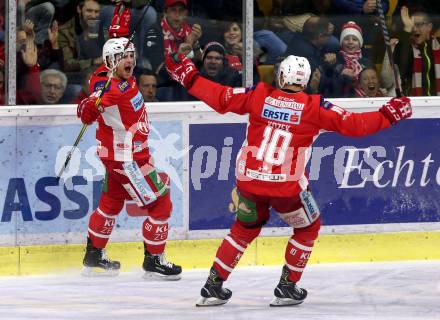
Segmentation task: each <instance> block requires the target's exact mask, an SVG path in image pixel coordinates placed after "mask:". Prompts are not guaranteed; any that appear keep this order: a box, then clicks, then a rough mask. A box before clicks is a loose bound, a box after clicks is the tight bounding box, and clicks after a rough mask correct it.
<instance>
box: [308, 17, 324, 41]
mask: <svg viewBox="0 0 440 320" xmlns="http://www.w3.org/2000/svg"><path fill="white" fill-rule="evenodd" d="M328 25H329V20H328V19H327V18H324V17H316V16H312V17H310V18H308V19H307V20H306V22H305V23H304V26H303V30H302V34H303V35H304V37H306V38H307V39H316V38H317V37H318V36H320V35H321V34H327V33H328Z"/></svg>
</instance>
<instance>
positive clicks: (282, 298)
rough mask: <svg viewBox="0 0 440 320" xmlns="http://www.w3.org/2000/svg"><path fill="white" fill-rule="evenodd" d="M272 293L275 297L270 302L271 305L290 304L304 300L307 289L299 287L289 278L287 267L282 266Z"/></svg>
mask: <svg viewBox="0 0 440 320" xmlns="http://www.w3.org/2000/svg"><path fill="white" fill-rule="evenodd" d="M274 294H275V298H273V299H272V301H271V302H270V306H271V307H282V306H292V305H297V304H300V303H302V302H303V301H304V299H305V298H306V297H307V290H305V289H302V288H299V287H298V286H297V285H296V283H295V282H293V281H291V280H289V269H288V268H287V267H286V266H284V267H283V271H282V273H281V278H280V282H279V283H278V285H277V287H276V288H275V290H274Z"/></svg>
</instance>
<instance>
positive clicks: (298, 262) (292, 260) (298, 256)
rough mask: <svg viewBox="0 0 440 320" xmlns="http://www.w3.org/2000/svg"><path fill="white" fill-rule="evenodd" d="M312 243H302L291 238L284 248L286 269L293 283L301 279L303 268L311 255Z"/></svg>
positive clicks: (293, 237) (302, 241)
mask: <svg viewBox="0 0 440 320" xmlns="http://www.w3.org/2000/svg"><path fill="white" fill-rule="evenodd" d="M312 249H313V241H310V240H309V241H304V240H300V239H298V238H296V237H295V236H292V237H291V238H290V239H289V242H288V243H287V247H286V254H285V258H286V267H287V268H288V269H289V271H290V275H289V279H290V280H291V281H293V282H294V283H296V282H298V281H299V280H300V279H301V276H302V273H303V271H304V268H305V267H306V265H307V262H308V261H309V258H310V255H311V254H312Z"/></svg>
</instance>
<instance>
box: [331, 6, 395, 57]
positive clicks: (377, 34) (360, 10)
mask: <svg viewBox="0 0 440 320" xmlns="http://www.w3.org/2000/svg"><path fill="white" fill-rule="evenodd" d="M381 4H382V8H383V11H384V13H385V14H386V13H387V12H388V9H389V7H390V6H389V0H381ZM377 12H378V6H377V0H350V1H347V0H332V6H331V8H330V11H329V14H330V15H331V19H332V22H333V23H334V24H335V27H336V30H337V32H339V31H341V30H342V27H343V25H344V24H345V22H346V21H350V20H352V21H356V23H357V24H358V25H359V26H360V27H361V29H362V30H364V31H365V33H364V35H363V37H364V55H365V56H367V57H368V58H369V59H370V60H372V61H374V62H375V63H382V58H383V54H384V52H385V45H384V41H383V36H382V28H381V26H380V23H379V18H378V15H377Z"/></svg>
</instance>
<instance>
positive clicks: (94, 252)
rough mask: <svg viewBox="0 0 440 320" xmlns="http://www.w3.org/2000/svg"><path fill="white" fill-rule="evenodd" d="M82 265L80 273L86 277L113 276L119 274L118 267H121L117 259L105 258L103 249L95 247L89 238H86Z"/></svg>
mask: <svg viewBox="0 0 440 320" xmlns="http://www.w3.org/2000/svg"><path fill="white" fill-rule="evenodd" d="M83 265H84V268H83V270H82V275H83V276H86V277H93V276H107V277H114V276H117V275H118V274H119V269H120V268H121V264H120V263H119V261H112V260H110V259H109V258H107V256H106V253H105V249H100V248H95V247H94V246H93V245H92V242H91V241H90V239H89V238H87V247H86V254H85V256H84V260H83Z"/></svg>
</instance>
